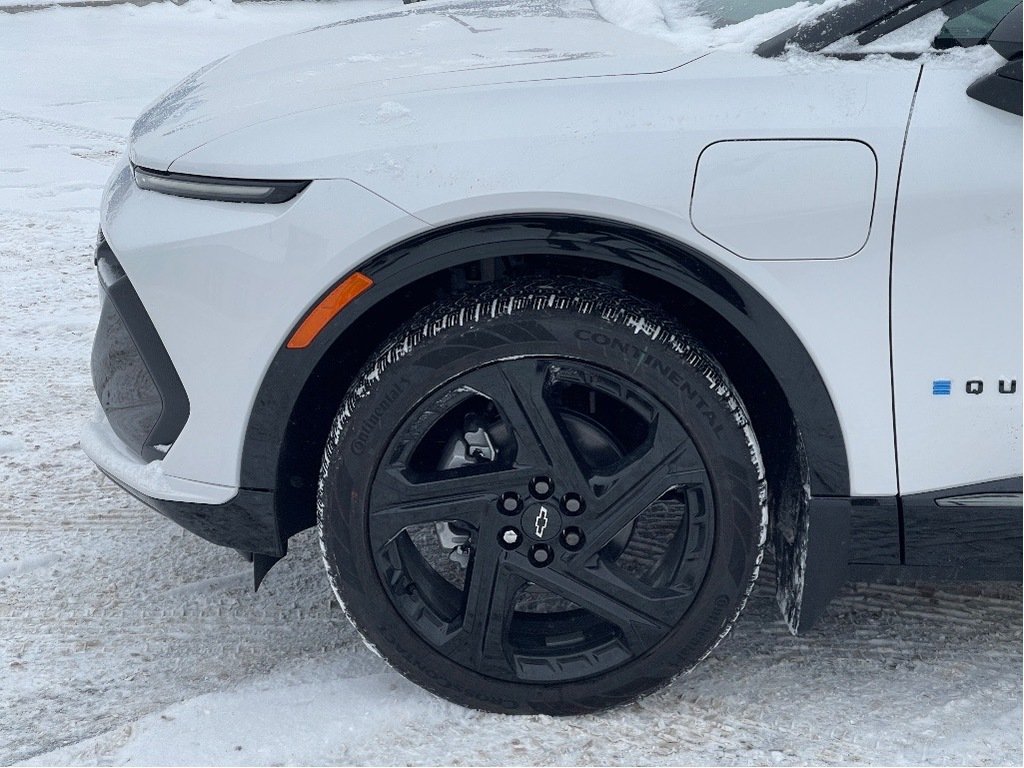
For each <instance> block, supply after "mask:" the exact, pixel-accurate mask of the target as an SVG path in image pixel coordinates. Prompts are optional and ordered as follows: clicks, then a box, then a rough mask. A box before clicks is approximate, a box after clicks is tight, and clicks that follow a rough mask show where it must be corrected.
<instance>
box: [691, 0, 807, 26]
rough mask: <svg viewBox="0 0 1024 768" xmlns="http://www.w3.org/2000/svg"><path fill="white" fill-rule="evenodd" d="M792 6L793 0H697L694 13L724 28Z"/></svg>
mask: <svg viewBox="0 0 1024 768" xmlns="http://www.w3.org/2000/svg"><path fill="white" fill-rule="evenodd" d="M822 2H824V0H808V2H805V3H804V5H819V4H821V3H822ZM793 4H794V0H697V3H696V11H697V13H700V14H701V15H704V16H707V17H709V18H710V19H711V20H712V22H714V25H715V26H716V27H724V26H726V25H729V24H739V23H740V22H741V21H747V20H748V19H752V18H754V17H755V16H760V15H761V14H762V13H768V12H769V11H777V10H779V9H781V8H788V7H789V6H791V5H793Z"/></svg>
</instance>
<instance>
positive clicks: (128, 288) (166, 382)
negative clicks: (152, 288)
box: [92, 236, 189, 461]
mask: <svg viewBox="0 0 1024 768" xmlns="http://www.w3.org/2000/svg"><path fill="white" fill-rule="evenodd" d="M96 267H97V271H98V273H99V280H100V288H101V296H102V299H103V306H102V309H101V310H100V321H99V326H98V327H97V329H96V338H95V340H94V342H93V347H92V381H93V386H94V387H95V389H96V394H97V396H98V397H99V400H100V406H101V407H102V408H103V412H104V413H105V414H106V416H107V421H109V422H110V426H111V428H112V429H113V430H114V432H115V433H116V434H117V436H118V437H119V438H121V440H122V441H123V442H124V443H125V444H126V445H127V446H128V447H129V448H130V449H131V450H132V451H134V452H135V453H136V454H138V455H139V456H141V457H142V458H143V459H144V460H146V461H153V460H155V459H160V458H163V456H164V454H165V453H166V452H167V448H168V447H169V446H170V445H171V444H172V443H173V442H174V441H175V440H176V439H177V437H178V435H179V434H181V430H182V429H183V428H184V426H185V422H186V421H187V420H188V414H189V403H188V396H187V395H186V394H185V388H184V387H183V386H182V384H181V379H180V378H179V377H178V373H177V371H175V370H174V366H173V364H172V363H171V360H170V357H168V355H167V350H166V349H165V348H164V345H163V342H161V341H160V337H159V336H158V335H157V333H156V329H155V328H154V327H153V323H152V321H151V320H150V319H149V315H148V314H147V313H146V310H145V308H144V307H143V306H142V302H141V300H140V299H139V296H138V294H137V293H136V292H135V289H134V288H133V287H132V284H131V282H130V281H129V280H128V277H127V275H125V272H124V270H123V269H122V268H121V265H120V263H119V262H118V261H117V257H115V256H114V252H113V251H112V250H111V248H110V246H109V244H107V242H106V240H105V239H104V238H103V237H102V236H101V237H100V238H99V240H98V242H97V247H96Z"/></svg>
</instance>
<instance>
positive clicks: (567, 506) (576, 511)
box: [562, 493, 587, 515]
mask: <svg viewBox="0 0 1024 768" xmlns="http://www.w3.org/2000/svg"><path fill="white" fill-rule="evenodd" d="M586 507H587V505H586V504H584V503H583V497H582V496H580V495H579V494H578V493H567V494H565V496H563V497H562V511H563V512H565V514H567V515H582V514H583V510H584V509H586Z"/></svg>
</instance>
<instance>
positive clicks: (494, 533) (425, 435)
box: [318, 280, 767, 714]
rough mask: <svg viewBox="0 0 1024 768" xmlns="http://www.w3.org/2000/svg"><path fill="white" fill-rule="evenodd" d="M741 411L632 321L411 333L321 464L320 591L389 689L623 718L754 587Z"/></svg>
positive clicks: (465, 302) (528, 302) (388, 352)
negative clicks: (329, 592)
mask: <svg viewBox="0 0 1024 768" xmlns="http://www.w3.org/2000/svg"><path fill="white" fill-rule="evenodd" d="M765 497H766V493H765V484H764V477H763V472H762V470H761V464H760V456H759V453H758V448H757V443H756V440H755V438H754V434H753V430H752V429H751V427H750V424H749V420H748V418H747V416H746V413H745V412H744V409H743V406H742V403H741V402H740V401H739V399H738V397H737V396H736V395H735V394H734V393H733V391H732V389H731V387H730V385H729V382H728V381H727V380H726V378H725V376H724V375H723V373H722V372H721V370H720V369H719V367H718V366H717V365H716V363H715V362H714V361H713V360H712V359H711V357H710V356H709V355H708V353H707V352H706V351H704V350H703V349H702V347H701V346H700V345H699V344H698V343H697V342H696V341H695V340H694V339H692V338H690V337H689V336H687V334H686V333H685V332H684V331H683V330H682V329H681V328H680V327H678V326H677V324H676V323H675V322H673V321H671V320H669V319H668V318H667V317H666V316H665V315H664V313H663V312H661V311H659V310H658V309H656V308H655V307H653V306H651V305H648V304H647V303H645V302H642V301H639V300H636V299H634V298H631V297H630V296H628V295H626V294H624V293H621V292H618V291H615V290H611V289H609V288H606V287H604V286H602V285H600V284H597V283H592V282H588V281H582V280H559V281H537V280H533V281H524V282H518V283H511V284H509V285H507V286H505V287H501V288H496V289H490V290H489V291H486V292H483V293H481V294H478V295H475V296H464V297H461V298H456V299H452V300H449V301H448V302H446V303H442V304H439V305H436V306H434V307H432V308H430V309H428V310H425V311H424V312H423V313H421V314H420V315H418V316H417V317H416V318H414V319H413V320H412V321H410V322H409V323H408V324H407V325H406V326H405V327H404V328H403V329H401V330H400V331H399V332H398V333H397V334H396V335H395V336H394V337H392V338H391V339H390V340H389V341H388V342H387V343H386V344H385V345H384V346H383V347H382V348H381V349H380V350H378V352H377V354H376V355H375V356H374V357H373V359H372V360H371V361H370V362H369V363H368V365H367V366H366V367H365V368H364V370H363V371H362V373H361V374H360V375H359V376H358V377H357V378H356V380H355V382H354V384H353V385H352V387H351V388H350V390H349V391H348V393H347V395H346V396H345V398H344V400H343V403H342V405H341V408H340V409H339V411H338V414H337V417H336V418H335V422H334V426H333V429H332V431H331V437H330V439H329V442H328V445H327V449H326V452H325V455H324V462H323V469H322V473H321V480H320V489H319V496H318V519H319V528H320V539H321V543H322V547H323V553H324V560H325V563H326V566H327V571H328V574H329V576H330V579H331V583H332V585H333V587H334V590H335V592H336V594H337V596H338V599H339V601H340V602H341V603H342V605H343V606H344V607H345V609H346V612H347V614H348V615H349V617H350V618H351V620H352V621H353V623H354V624H355V626H356V627H357V628H358V630H359V631H360V632H361V633H362V635H363V637H364V638H365V639H366V640H367V642H368V643H369V644H370V645H371V646H372V647H374V648H375V649H376V650H377V651H378V652H379V653H380V654H382V655H383V656H384V658H385V659H386V660H387V661H388V662H390V663H391V664H392V665H393V666H394V667H395V668H396V669H398V670H399V671H400V672H401V673H402V674H404V675H406V676H407V677H409V678H410V679H412V680H413V681H415V682H417V683H419V684H420V685H422V686H423V687H425V688H427V689H429V690H430V691H433V692H434V693H436V694H438V695H441V696H443V697H445V698H448V699H450V700H452V701H455V702H457V703H460V704H463V705H466V706H470V707H476V708H480V709H485V710H491V711H498V712H508V713H530V712H542V713H548V714H573V713H581V712H589V711H594V710H599V709H603V708H606V707H610V706H614V705H616V704H620V703H623V702H627V701H630V700H633V699H635V698H636V697H637V696H640V695H643V694H645V693H648V692H650V691H652V690H655V689H657V688H659V687H661V686H663V685H665V684H666V683H668V682H669V681H670V680H671V679H672V678H673V677H675V676H676V675H677V674H679V673H680V672H681V671H684V670H686V669H689V668H690V667H692V666H693V665H694V664H696V663H697V662H698V661H700V660H701V659H702V658H703V657H704V656H706V655H707V654H708V653H709V652H710V651H711V649H712V648H713V647H714V646H715V645H716V644H717V643H718V641H719V640H720V639H721V638H722V637H723V636H724V635H725V634H726V633H727V632H728V631H729V629H730V627H731V626H732V624H733V622H734V621H735V619H736V617H737V616H738V614H739V612H740V610H741V609H742V607H743V603H744V602H745V600H746V596H747V594H748V593H749V591H750V589H751V587H752V584H753V581H754V579H755V577H756V575H757V568H758V564H759V563H760V559H761V552H762V547H763V545H764V540H765V530H766V523H767V519H766V511H765V510H766V507H765Z"/></svg>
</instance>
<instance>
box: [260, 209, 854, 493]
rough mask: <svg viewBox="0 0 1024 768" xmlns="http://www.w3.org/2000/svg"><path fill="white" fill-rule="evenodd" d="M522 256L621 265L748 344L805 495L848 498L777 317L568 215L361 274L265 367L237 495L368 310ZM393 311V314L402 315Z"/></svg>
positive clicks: (623, 234) (684, 259)
mask: <svg viewBox="0 0 1024 768" xmlns="http://www.w3.org/2000/svg"><path fill="white" fill-rule="evenodd" d="M522 256H540V257H544V256H551V257H563V258H564V257H575V258H579V259H589V260H593V261H599V262H605V263H611V264H614V265H619V266H622V267H626V268H629V269H631V270H636V271H638V272H640V273H643V274H646V275H649V276H652V277H655V278H657V279H659V280H661V281H663V282H664V283H666V284H667V285H668V286H672V287H674V288H676V289H679V290H681V291H685V292H687V293H689V294H690V295H692V296H693V297H695V298H696V299H697V300H699V301H701V302H703V303H704V304H705V305H707V306H708V307H710V308H711V309H712V310H713V311H714V312H716V313H717V314H718V315H719V316H720V317H721V318H723V319H724V320H725V322H726V323H728V324H731V325H732V326H733V328H735V330H736V331H737V332H738V333H739V334H741V335H742V336H743V337H745V338H746V339H747V340H748V342H749V343H750V344H751V345H752V347H753V348H754V349H755V350H756V351H757V353H758V354H760V355H761V357H762V358H763V359H764V360H765V362H766V363H767V365H768V366H769V368H771V370H772V372H773V373H774V375H775V376H776V377H777V379H778V381H779V383H780V384H781V386H782V389H783V391H784V394H785V396H786V397H787V399H788V400H789V403H790V406H791V408H792V410H793V412H794V415H795V416H796V420H797V422H798V424H799V426H800V429H801V432H802V435H803V440H804V444H805V448H806V451H807V458H808V463H809V465H810V487H811V491H812V493H814V494H816V495H835V496H846V495H848V494H849V468H848V463H847V455H846V447H845V443H844V441H843V435H842V429H841V427H840V424H839V419H838V416H837V415H836V411H835V407H834V406H833V404H832V399H831V396H830V395H829V393H828V389H827V388H826V386H825V383H824V381H823V380H822V378H821V375H820V373H819V372H818V370H817V368H816V367H815V365H814V363H813V361H812V360H811V357H810V355H809V354H808V352H807V350H806V349H805V348H804V346H803V344H802V343H801V342H800V340H799V338H798V337H797V336H796V334H795V333H794V332H793V330H792V329H791V328H790V327H789V325H788V324H787V323H786V322H785V320H783V318H782V316H781V315H780V314H779V313H778V312H777V311H776V310H775V309H774V307H772V306H771V305H770V304H769V303H768V302H767V301H766V300H765V299H764V298H763V297H761V295H760V294H759V293H758V292H757V291H755V290H754V289H753V288H752V287H751V286H750V285H749V284H748V283H746V282H745V281H744V280H743V279H742V278H740V277H739V276H738V275H736V274H735V273H733V272H732V271H730V270H728V269H727V268H725V267H723V266H722V265H720V264H718V263H717V262H715V261H713V260H712V259H710V258H708V257H707V256H705V255H704V254H701V253H699V252H697V251H695V250H693V249H691V248H687V247H685V246H682V245H680V244H679V243H677V242H674V241H672V240H670V239H668V238H666V237H664V236H662V235H659V234H656V233H652V232H650V231H647V230H643V229H639V228H637V227H634V226H631V225H626V224H622V223H619V222H615V221H610V220H605V219H598V218H592V217H584V216H568V215H519V216H507V217H501V218H488V219H479V220H473V221H469V222H463V223H460V224H457V225H452V226H447V227H443V228H439V229H437V230H432V231H430V232H427V233H425V234H423V235H420V236H417V237H414V238H412V239H411V240H409V241H407V242H404V243H402V244H400V245H397V246H395V247H393V248H390V249H388V250H387V251H385V252H383V253H381V254H379V255H377V256H375V257H373V258H371V259H369V260H368V261H367V262H365V263H364V264H362V265H360V266H358V267H357V268H358V270H359V271H360V272H363V273H364V274H367V275H369V276H370V277H371V278H372V279H373V281H374V287H373V288H372V289H371V290H369V291H367V292H366V293H364V294H362V295H361V296H359V297H358V298H357V299H355V300H354V301H353V302H352V303H351V304H350V305H349V306H348V307H346V309H345V311H344V312H342V313H341V314H339V315H338V316H337V317H336V318H335V319H334V320H333V321H332V322H331V323H330V324H329V325H328V326H327V327H326V328H325V329H324V331H323V332H321V333H320V335H319V336H317V338H316V339H315V340H314V341H313V343H312V344H311V345H310V346H309V347H307V348H306V349H287V348H284V347H282V348H281V349H280V350H279V351H278V353H277V355H276V356H275V358H274V360H273V361H272V362H271V364H270V366H269V369H268V371H267V374H266V376H265V377H264V380H263V382H262V384H261V386H260V390H259V392H258V394H257V396H256V400H255V403H254V405H253V410H252V413H251V416H250V419H249V425H248V429H247V432H246V437H245V444H244V451H243V457H242V468H241V483H242V485H243V486H244V487H249V488H272V487H274V484H275V482H276V479H277V467H278V460H279V454H280V449H281V446H282V445H283V443H284V440H285V432H286V429H287V427H288V421H289V417H290V415H291V413H292V410H293V408H294V406H295V403H296V401H297V398H298V397H299V394H300V392H301V390H302V388H303V386H304V385H305V384H306V382H307V380H308V379H309V377H310V376H311V374H312V372H313V371H314V369H315V368H316V366H317V363H318V362H319V361H320V359H321V358H322V357H323V356H324V355H325V354H326V353H327V352H328V350H329V349H330V348H331V346H332V345H333V344H334V343H335V342H336V341H338V339H339V338H341V337H342V336H343V334H344V333H345V332H346V330H348V329H349V328H350V327H351V326H352V324H353V323H355V322H356V321H357V320H358V319H359V318H360V317H361V316H362V315H363V314H364V313H366V312H367V311H368V310H370V308H371V307H373V306H375V305H378V304H379V303H381V302H386V301H388V299H389V297H390V296H392V295H394V294H395V293H396V292H397V291H399V290H401V289H402V288H403V287H405V286H408V285H410V284H412V283H414V282H415V281H417V280H420V279H421V278H424V277H427V276H430V275H433V274H436V273H438V272H444V271H446V270H450V269H452V268H455V267H458V266H460V265H463V264H468V263H472V262H477V261H487V260H489V259H494V258H501V257H510V258H514V257H522ZM342 277H343V276H342ZM331 287H332V288H333V286H331ZM329 290H330V289H328V292H329ZM325 295H326V292H325ZM675 299H676V296H675V292H674V291H671V292H667V293H666V296H665V300H666V303H671V302H673V300H675ZM318 300H319V299H318ZM315 304H316V302H315V301H314V302H313V304H312V305H313V306H315ZM394 311H396V312H400V311H401V307H400V306H399V307H396V308H395V310H394ZM304 314H305V313H304ZM304 314H303V316H304ZM339 397H340V394H339Z"/></svg>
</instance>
